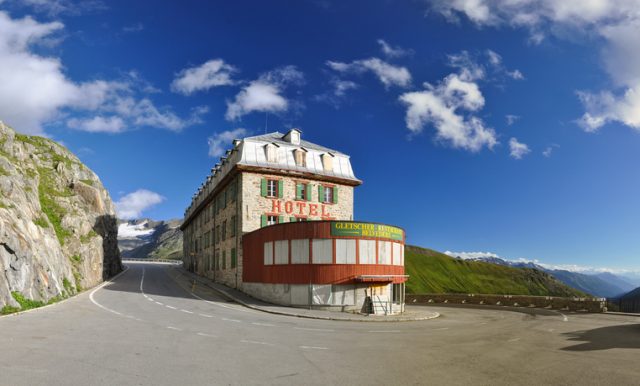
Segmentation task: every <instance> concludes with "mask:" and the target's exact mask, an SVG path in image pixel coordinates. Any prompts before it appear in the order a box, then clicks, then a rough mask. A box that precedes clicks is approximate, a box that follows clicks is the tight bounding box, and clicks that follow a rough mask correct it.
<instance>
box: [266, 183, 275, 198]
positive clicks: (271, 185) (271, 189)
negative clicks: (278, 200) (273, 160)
mask: <svg viewBox="0 0 640 386" xmlns="http://www.w3.org/2000/svg"><path fill="white" fill-rule="evenodd" d="M267 196H268V197H277V196H278V181H276V180H267Z"/></svg>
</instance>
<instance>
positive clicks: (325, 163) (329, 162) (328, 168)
mask: <svg viewBox="0 0 640 386" xmlns="http://www.w3.org/2000/svg"><path fill="white" fill-rule="evenodd" d="M320 157H321V158H322V168H323V169H324V171H325V172H333V154H331V153H324V154H322V155H321V156H320Z"/></svg>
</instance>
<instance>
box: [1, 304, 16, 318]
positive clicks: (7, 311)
mask: <svg viewBox="0 0 640 386" xmlns="http://www.w3.org/2000/svg"><path fill="white" fill-rule="evenodd" d="M18 311H20V309H19V308H16V307H13V306H10V305H8V304H7V305H6V306H4V307H2V309H1V310H0V314H1V315H7V314H13V313H14V312H18Z"/></svg>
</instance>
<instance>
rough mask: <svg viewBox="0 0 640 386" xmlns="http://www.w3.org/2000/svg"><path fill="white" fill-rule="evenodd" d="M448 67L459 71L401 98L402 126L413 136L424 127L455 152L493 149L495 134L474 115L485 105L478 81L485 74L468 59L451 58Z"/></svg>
mask: <svg viewBox="0 0 640 386" xmlns="http://www.w3.org/2000/svg"><path fill="white" fill-rule="evenodd" d="M450 62H451V65H452V66H453V67H455V68H457V69H458V70H459V72H458V73H453V74H450V75H448V76H446V77H445V78H444V79H443V80H441V81H440V82H439V83H437V84H435V85H433V84H430V83H425V84H424V87H425V90H423V91H413V92H407V93H404V94H402V95H400V97H399V100H400V102H401V103H403V104H404V105H405V106H406V108H407V112H406V115H405V122H406V125H407V128H408V129H409V130H410V131H411V133H413V134H418V133H420V132H422V131H423V129H424V127H425V126H426V125H432V126H433V127H434V128H435V129H436V139H438V140H440V141H443V142H445V143H447V144H449V145H451V146H452V147H454V148H460V149H464V150H469V151H472V152H477V151H480V150H481V149H482V148H484V147H487V148H489V149H491V148H493V147H494V146H495V145H496V144H497V143H498V140H497V135H496V133H495V131H494V130H493V129H492V128H490V127H487V126H486V125H485V123H484V122H483V121H482V119H481V118H479V117H478V116H476V115H474V113H476V112H478V111H479V110H481V109H482V107H483V106H484V103H485V99H484V96H483V95H482V92H481V91H480V87H479V86H478V83H477V81H478V80H480V79H482V78H483V77H484V74H485V73H484V70H483V69H482V68H481V67H480V66H478V65H477V64H476V63H473V62H471V61H469V58H468V55H466V54H465V55H452V56H450Z"/></svg>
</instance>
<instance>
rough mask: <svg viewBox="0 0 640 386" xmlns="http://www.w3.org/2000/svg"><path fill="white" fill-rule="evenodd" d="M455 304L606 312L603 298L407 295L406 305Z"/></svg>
mask: <svg viewBox="0 0 640 386" xmlns="http://www.w3.org/2000/svg"><path fill="white" fill-rule="evenodd" d="M428 303H453V304H486V305H493V306H495V305H498V306H510V307H532V308H549V309H554V310H565V311H582V312H606V311H607V307H606V305H607V303H606V300H605V299H601V298H558V297H552V296H525V295H478V294H407V295H406V304H408V305H411V304H428Z"/></svg>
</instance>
